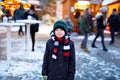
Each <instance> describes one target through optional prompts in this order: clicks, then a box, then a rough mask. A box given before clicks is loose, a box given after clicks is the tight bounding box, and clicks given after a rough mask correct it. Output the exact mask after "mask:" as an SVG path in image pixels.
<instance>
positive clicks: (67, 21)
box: [65, 15, 74, 33]
mask: <svg viewBox="0 0 120 80" xmlns="http://www.w3.org/2000/svg"><path fill="white" fill-rule="evenodd" d="M65 22H66V24H67V27H68V32H69V33H71V32H72V31H73V26H74V24H73V22H72V21H71V19H69V17H68V15H66V16H65Z"/></svg>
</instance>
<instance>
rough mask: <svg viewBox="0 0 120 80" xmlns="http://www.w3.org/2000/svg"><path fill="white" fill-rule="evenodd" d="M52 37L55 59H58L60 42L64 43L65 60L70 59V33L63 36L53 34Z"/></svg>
mask: <svg viewBox="0 0 120 80" xmlns="http://www.w3.org/2000/svg"><path fill="white" fill-rule="evenodd" d="M51 39H52V40H53V42H54V47H53V49H52V51H53V55H54V56H55V58H54V59H57V54H58V46H59V45H60V44H62V45H63V49H62V50H63V56H64V59H65V60H68V59H69V56H70V45H69V41H70V36H69V35H65V36H63V37H56V36H55V35H51Z"/></svg>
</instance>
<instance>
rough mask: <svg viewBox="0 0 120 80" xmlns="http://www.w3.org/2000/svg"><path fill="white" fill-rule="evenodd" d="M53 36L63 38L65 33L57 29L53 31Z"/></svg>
mask: <svg viewBox="0 0 120 80" xmlns="http://www.w3.org/2000/svg"><path fill="white" fill-rule="evenodd" d="M55 35H56V36H57V37H63V36H64V35H65V31H64V30H63V29H61V28H57V29H56V30H55Z"/></svg>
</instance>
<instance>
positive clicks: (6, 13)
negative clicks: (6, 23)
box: [1, 5, 11, 21]
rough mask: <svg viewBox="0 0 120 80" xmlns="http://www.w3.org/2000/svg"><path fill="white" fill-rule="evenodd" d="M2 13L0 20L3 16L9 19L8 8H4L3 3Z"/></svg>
mask: <svg viewBox="0 0 120 80" xmlns="http://www.w3.org/2000/svg"><path fill="white" fill-rule="evenodd" d="M1 10H2V13H3V14H2V15H1V20H2V21H3V17H7V18H8V19H9V17H10V16H11V14H10V10H8V9H6V8H5V7H4V6H3V5H2V9H1Z"/></svg>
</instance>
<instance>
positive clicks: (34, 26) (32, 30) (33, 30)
mask: <svg viewBox="0 0 120 80" xmlns="http://www.w3.org/2000/svg"><path fill="white" fill-rule="evenodd" d="M28 16H30V17H31V19H34V20H39V17H38V14H37V12H36V11H35V7H34V5H31V7H30V9H29V10H27V11H26V12H25V13H24V14H23V16H22V17H23V18H24V19H28ZM38 30H39V24H31V25H30V35H31V39H32V51H34V50H35V49H34V46H35V33H36V32H38Z"/></svg>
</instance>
